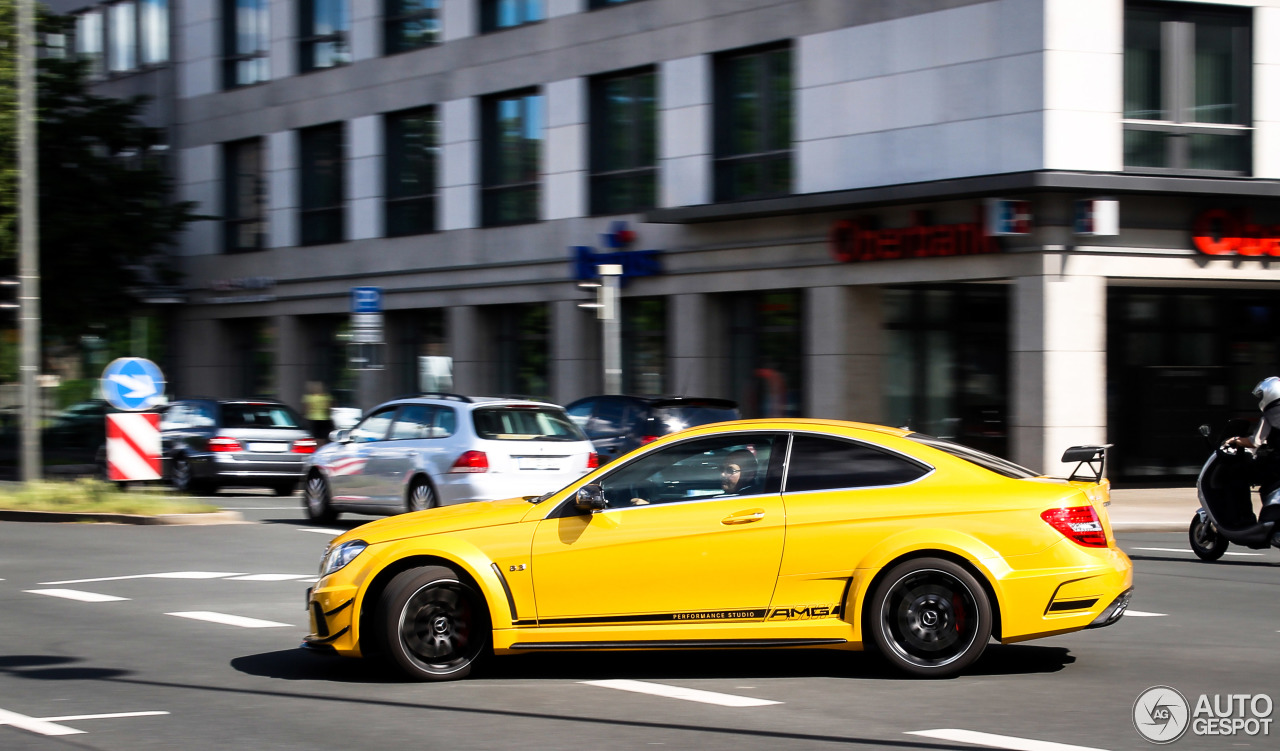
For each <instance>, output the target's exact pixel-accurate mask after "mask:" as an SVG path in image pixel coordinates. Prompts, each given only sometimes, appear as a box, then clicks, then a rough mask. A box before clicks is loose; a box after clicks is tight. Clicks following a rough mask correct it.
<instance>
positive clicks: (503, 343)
mask: <svg viewBox="0 0 1280 751" xmlns="http://www.w3.org/2000/svg"><path fill="white" fill-rule="evenodd" d="M494 313H495V320H494V321H493V323H494V324H495V330H496V333H497V337H496V345H497V372H496V376H497V378H496V384H495V386H496V388H497V393H499V394H511V395H519V396H530V397H537V398H546V397H548V396H550V394H551V387H550V383H549V381H548V376H549V373H550V370H549V362H548V353H549V352H550V342H551V328H550V318H549V314H548V311H547V306H546V305H545V304H543V303H531V304H528V305H504V306H501V307H499V308H497V309H496V310H495V311H494Z"/></svg>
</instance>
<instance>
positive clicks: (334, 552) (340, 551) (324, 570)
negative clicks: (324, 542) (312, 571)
mask: <svg viewBox="0 0 1280 751" xmlns="http://www.w3.org/2000/svg"><path fill="white" fill-rule="evenodd" d="M367 547H369V543H367V542H365V541H364V540H352V541H351V542H344V543H342V544H341V545H339V546H338V547H336V548H329V550H328V551H327V552H326V553H325V554H324V558H321V559H320V576H328V575H329V574H332V573H333V572H334V571H337V570H339V569H341V568H342V567H343V566H345V565H347V564H348V563H351V562H352V561H354V560H355V559H356V556H358V555H360V553H362V552H364V549H365V548H367Z"/></svg>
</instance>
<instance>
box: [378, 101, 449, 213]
mask: <svg viewBox="0 0 1280 751" xmlns="http://www.w3.org/2000/svg"><path fill="white" fill-rule="evenodd" d="M385 123H386V163H385V175H386V180H387V186H386V188H387V192H386V227H387V236H388V237H401V236H404V235H419V234H422V233H424V232H431V231H433V230H435V228H436V166H437V165H438V164H439V151H440V147H439V141H438V139H439V135H438V134H439V130H440V121H439V119H438V118H437V116H436V110H435V108H434V107H427V108H424V109H417V110H411V111H408V112H396V113H393V114H390V115H387V116H386V120H385Z"/></svg>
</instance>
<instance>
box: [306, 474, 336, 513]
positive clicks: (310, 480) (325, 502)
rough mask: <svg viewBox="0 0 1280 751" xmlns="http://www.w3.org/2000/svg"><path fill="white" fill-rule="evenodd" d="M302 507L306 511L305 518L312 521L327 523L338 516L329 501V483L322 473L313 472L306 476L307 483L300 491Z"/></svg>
mask: <svg viewBox="0 0 1280 751" xmlns="http://www.w3.org/2000/svg"><path fill="white" fill-rule="evenodd" d="M302 507H303V508H305V509H306V511H307V518H308V519H310V520H311V521H313V522H320V523H321V524H328V523H329V522H331V521H333V520H334V519H337V518H338V512H337V511H334V510H333V504H332V503H330V501H329V483H328V482H326V481H325V479H324V475H322V474H320V473H319V472H313V473H311V474H310V475H309V476H308V477H307V484H306V485H305V486H304V487H303V491H302Z"/></svg>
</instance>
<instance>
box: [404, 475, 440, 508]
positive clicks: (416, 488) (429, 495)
mask: <svg viewBox="0 0 1280 751" xmlns="http://www.w3.org/2000/svg"><path fill="white" fill-rule="evenodd" d="M405 506H406V510H407V511H409V512H413V511H425V510H427V509H429V508H435V506H436V493H435V491H434V490H432V488H431V483H429V482H427V480H426V478H424V477H419V478H418V479H417V480H414V481H413V487H411V488H409V499H408V502H407V503H406V504H405Z"/></svg>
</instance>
